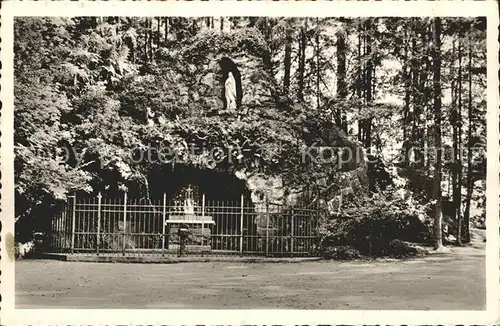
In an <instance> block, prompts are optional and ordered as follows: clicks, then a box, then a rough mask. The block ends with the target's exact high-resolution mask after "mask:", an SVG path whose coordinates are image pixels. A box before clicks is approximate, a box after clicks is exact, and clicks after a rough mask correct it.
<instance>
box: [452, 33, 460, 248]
mask: <svg viewBox="0 0 500 326" xmlns="http://www.w3.org/2000/svg"><path fill="white" fill-rule="evenodd" d="M460 37H461V35H460V33H459V40H458V112H457V119H456V126H457V139H456V141H457V145H456V147H457V149H458V152H457V155H456V167H457V187H456V189H455V195H454V197H455V199H454V201H455V208H456V219H457V243H458V244H459V245H461V244H462V127H461V125H462V40H461V38H460Z"/></svg>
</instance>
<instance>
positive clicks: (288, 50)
mask: <svg viewBox="0 0 500 326" xmlns="http://www.w3.org/2000/svg"><path fill="white" fill-rule="evenodd" d="M285 33H286V36H285V76H284V77H283V88H284V91H285V94H286V95H289V94H290V69H291V65H292V29H291V26H290V24H289V22H288V21H287V23H286V32H285Z"/></svg>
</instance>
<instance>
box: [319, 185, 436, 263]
mask: <svg viewBox="0 0 500 326" xmlns="http://www.w3.org/2000/svg"><path fill="white" fill-rule="evenodd" d="M422 209H424V208H422ZM418 214H420V213H419V210H414V209H408V207H407V203H406V202H405V201H403V200H402V199H394V198H392V197H391V196H378V195H377V196H373V197H371V198H368V197H366V198H359V199H357V200H356V201H353V203H351V204H350V207H347V208H346V209H345V210H344V211H343V212H342V214H341V215H333V216H331V217H330V218H328V219H326V221H325V222H324V223H323V224H322V225H321V226H320V227H319V229H318V234H319V236H320V239H319V243H320V244H319V251H320V252H322V253H323V252H324V253H327V254H326V255H330V254H329V253H330V252H332V251H335V250H334V249H333V248H337V247H351V248H353V249H355V250H357V251H358V252H359V253H360V254H361V255H364V256H395V257H402V256H408V255H413V254H416V249H415V248H411V247H409V246H407V245H406V244H405V243H404V242H402V241H409V242H420V243H423V242H429V241H430V240H431V233H430V230H429V228H428V227H427V226H426V225H425V224H424V223H423V222H422V221H421V220H420V219H419V216H418ZM336 250H338V249H336Z"/></svg>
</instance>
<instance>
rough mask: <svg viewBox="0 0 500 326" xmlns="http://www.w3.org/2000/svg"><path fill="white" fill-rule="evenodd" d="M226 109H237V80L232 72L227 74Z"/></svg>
mask: <svg viewBox="0 0 500 326" xmlns="http://www.w3.org/2000/svg"><path fill="white" fill-rule="evenodd" d="M225 88H226V92H225V93H226V103H227V106H226V110H228V111H236V107H237V106H236V81H235V80H234V76H233V74H232V73H231V72H229V73H228V74H227V78H226V83H225Z"/></svg>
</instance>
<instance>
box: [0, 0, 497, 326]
mask: <svg viewBox="0 0 500 326" xmlns="http://www.w3.org/2000/svg"><path fill="white" fill-rule="evenodd" d="M16 16H191V17H193V16H198V17H199V16H216V17H220V16H295V17H299V16H302V17H339V16H350V17H363V16H371V17H376V16H402V17H410V16H443V17H446V16H464V17H474V16H486V17H487V41H488V51H487V58H488V70H487V80H488V95H487V99H488V111H487V136H488V141H487V160H488V161H487V178H486V179H487V203H486V209H487V219H486V224H487V239H488V241H487V244H486V255H487V262H486V278H487V305H486V310H484V311H412V310H408V311H380V310H379V311H377V310H371V311H365V310H351V311H349V310H195V311H192V312H190V311H189V310H168V311H167V310H149V309H148V310H140V309H133V310H131V309H129V310H126V309H123V310H77V309H75V310H71V309H64V310H63V309H61V310H55V309H22V310H20V309H17V310H16V309H15V307H14V297H15V296H14V291H15V286H14V277H15V275H14V267H15V263H14V262H13V261H10V260H9V259H8V254H7V251H6V242H5V241H4V239H6V238H7V239H8V238H9V237H11V235H12V234H14V232H13V231H14V218H13V216H14V164H13V102H14V101H13V43H12V42H13V18H14V17H16ZM498 20H499V19H498V6H497V3H496V2H495V1H491V0H489V1H459V2H458V1H411V2H406V1H405V2H403V1H376V2H373V1H348V2H344V1H315V2H311V1H301V2H296V1H285V2H283V1H281V2H275V1H251V2H249V1H237V2H236V1H208V2H207V1H204V2H198V1H190V2H185V1H165V2H160V1H157V2H155V1H148V2H137V1H134V2H129V1H106V2H101V1H92V2H87V1H84V2H69V1H57V2H47V1H37V2H31V1H22V2H19V1H3V2H2V13H1V31H0V32H1V40H2V43H1V50H2V51H1V61H2V71H1V100H2V104H3V105H2V110H1V132H2V134H1V151H0V157H1V172H2V174H1V183H2V187H1V209H2V212H1V219H2V231H1V239H2V242H1V252H0V253H1V257H2V259H1V262H0V264H1V265H0V267H1V295H2V302H1V320H0V322H1V323H2V324H5V325H25V324H34V325H45V324H86V325H104V324H127V325H128V324H130V325H133V324H148V325H155V324H171V325H174V324H184V325H188V324H198V325H199V324H230V325H232V324H294V325H298V324H302V325H303V324H367V323H368V324H417V323H418V324H465V325H467V324H497V323H498V322H499V317H498V311H499V293H500V292H499V263H498V262H499V236H498V235H499V224H498V222H499V210H498V208H499V205H498V199H499V158H498V153H499V132H498V127H499V124H498V116H499V110H498V104H499V102H498V76H497V72H498V29H497V27H498ZM11 238H12V237H11ZM457 286H460V284H457Z"/></svg>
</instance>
